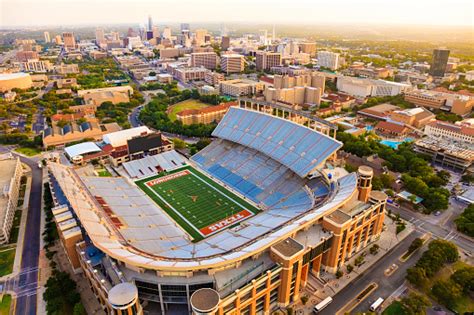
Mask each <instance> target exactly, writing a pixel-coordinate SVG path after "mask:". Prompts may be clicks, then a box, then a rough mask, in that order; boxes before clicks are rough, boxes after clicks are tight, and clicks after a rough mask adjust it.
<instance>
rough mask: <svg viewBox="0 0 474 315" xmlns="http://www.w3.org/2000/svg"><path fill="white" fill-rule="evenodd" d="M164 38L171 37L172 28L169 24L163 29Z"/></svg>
mask: <svg viewBox="0 0 474 315" xmlns="http://www.w3.org/2000/svg"><path fill="white" fill-rule="evenodd" d="M161 36H162V37H163V38H171V28H169V27H168V26H166V27H165V28H164V29H163V34H162V35H161Z"/></svg>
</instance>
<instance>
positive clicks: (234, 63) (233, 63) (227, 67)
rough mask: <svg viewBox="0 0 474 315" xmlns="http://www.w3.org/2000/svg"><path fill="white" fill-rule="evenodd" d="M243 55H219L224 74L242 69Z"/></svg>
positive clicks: (243, 63)
mask: <svg viewBox="0 0 474 315" xmlns="http://www.w3.org/2000/svg"><path fill="white" fill-rule="evenodd" d="M244 66H245V60H244V56H242V55H238V54H225V55H221V69H222V71H224V72H225V73H226V74H230V73H240V72H242V71H244Z"/></svg>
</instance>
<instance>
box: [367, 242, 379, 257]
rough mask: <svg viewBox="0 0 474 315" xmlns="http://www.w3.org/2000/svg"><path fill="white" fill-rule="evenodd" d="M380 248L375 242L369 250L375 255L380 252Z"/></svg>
mask: <svg viewBox="0 0 474 315" xmlns="http://www.w3.org/2000/svg"><path fill="white" fill-rule="evenodd" d="M379 248H380V246H379V245H377V244H374V245H372V247H370V249H369V251H370V253H371V254H372V255H375V254H377V253H378V252H379Z"/></svg>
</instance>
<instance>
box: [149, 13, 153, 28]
mask: <svg viewBox="0 0 474 315" xmlns="http://www.w3.org/2000/svg"><path fill="white" fill-rule="evenodd" d="M151 30H153V20H152V18H151V15H149V16H148V31H151Z"/></svg>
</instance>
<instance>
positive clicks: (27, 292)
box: [0, 267, 40, 298]
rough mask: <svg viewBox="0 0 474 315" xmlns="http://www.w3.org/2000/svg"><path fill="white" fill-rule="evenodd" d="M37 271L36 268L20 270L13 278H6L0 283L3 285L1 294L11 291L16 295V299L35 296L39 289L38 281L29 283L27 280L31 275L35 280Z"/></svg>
mask: <svg viewBox="0 0 474 315" xmlns="http://www.w3.org/2000/svg"><path fill="white" fill-rule="evenodd" d="M38 271H39V268H38V267H29V268H25V269H22V270H21V272H19V273H18V274H16V275H15V276H12V277H8V278H7V279H5V281H4V282H3V283H1V284H2V285H3V287H2V290H3V293H4V292H7V291H13V292H15V293H16V297H17V298H20V297H23V296H33V295H36V292H37V290H38V289H39V288H40V286H39V284H38V281H37V280H35V281H31V280H29V279H27V278H29V276H30V275H31V276H32V277H34V278H35V279H36V274H37V273H38ZM27 280H29V281H27ZM0 293H1V292H0Z"/></svg>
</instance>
